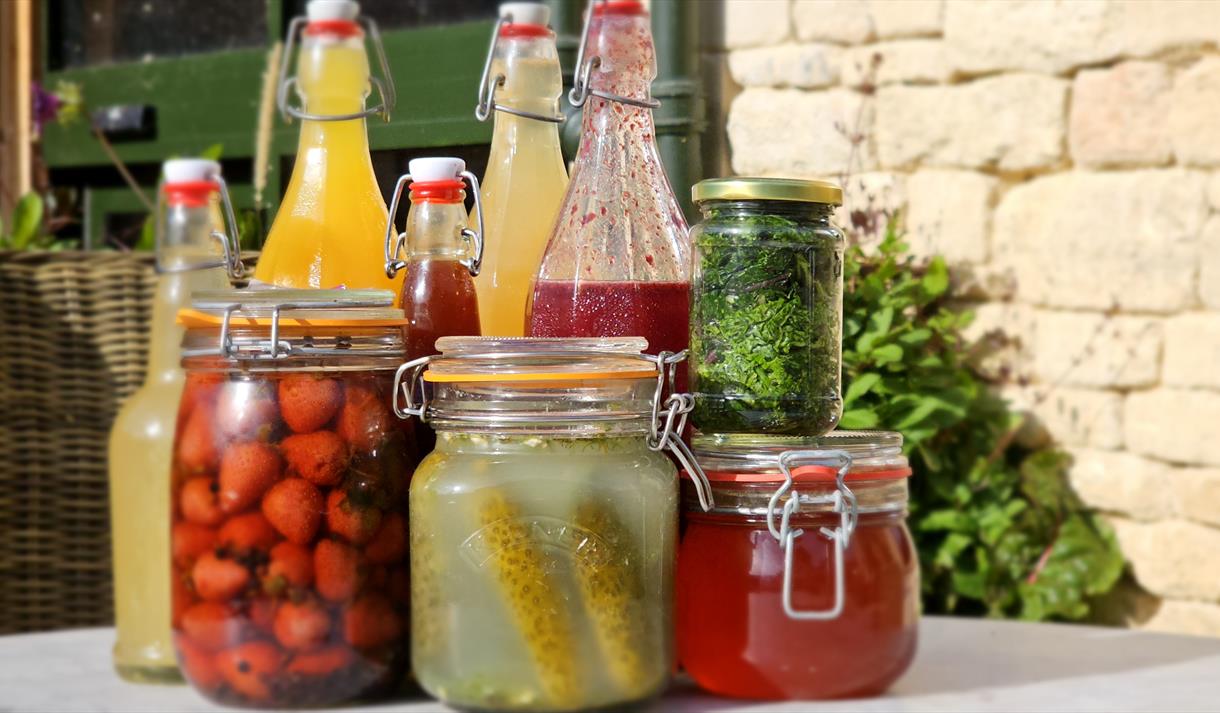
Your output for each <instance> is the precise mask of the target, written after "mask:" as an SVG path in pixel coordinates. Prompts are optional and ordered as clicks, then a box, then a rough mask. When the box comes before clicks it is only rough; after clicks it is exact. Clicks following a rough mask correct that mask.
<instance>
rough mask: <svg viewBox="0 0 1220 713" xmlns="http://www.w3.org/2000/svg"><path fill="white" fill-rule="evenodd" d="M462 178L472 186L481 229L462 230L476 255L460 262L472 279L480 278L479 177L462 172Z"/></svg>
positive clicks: (481, 266)
mask: <svg viewBox="0 0 1220 713" xmlns="http://www.w3.org/2000/svg"><path fill="white" fill-rule="evenodd" d="M461 176H462V178H464V179H466V182H467V183H469V184H470V190H471V192H472V193H473V195H474V215H475V223H476V224H477V225H478V226H479V227H478V230H471V229H470V228H469V227H466V228H462V238H463V239H464V240H466V241H467V242H469V243H470V244H471V245H473V246H474V248H473V250H472V251H471V252H473V253H474V254H473V256H472V257H468V258H465V259H464V260H461V261H460V262H461V263H462V264H463V265H465V266H466V269H467V270H469V271H470V276H471V277H478V276H479V272H480V271H481V270H482V269H483V199H482V198H481V197H479V179H478V177H476V176H475V175H474V174H473V173H471V172H470V171H462V174H461Z"/></svg>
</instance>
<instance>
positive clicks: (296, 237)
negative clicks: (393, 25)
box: [254, 0, 402, 295]
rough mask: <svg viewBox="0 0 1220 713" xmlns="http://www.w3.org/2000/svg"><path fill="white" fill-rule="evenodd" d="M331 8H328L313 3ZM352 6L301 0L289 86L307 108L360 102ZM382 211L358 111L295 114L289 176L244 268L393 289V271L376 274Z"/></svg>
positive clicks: (354, 107) (359, 105) (259, 276)
mask: <svg viewBox="0 0 1220 713" xmlns="http://www.w3.org/2000/svg"><path fill="white" fill-rule="evenodd" d="M336 8H337V9H338V10H339V12H338V13H337V14H335V13H327V14H323V13H321V12H319V10H327V11H333V10H335V9H336ZM358 9H359V8H358V6H357V5H356V3H354V2H339V3H336V2H318V1H317V0H315V1H314V2H311V3H309V6H308V12H309V22H308V24H306V26H305V29H304V31H303V33H302V37H301V51H300V54H299V56H298V60H297V82H298V87H299V90H300V91H299V93H300V95H301V100H302V102H303V104H304V107H303V108H304V111H305V112H307V113H309V114H314V115H325V116H338V115H345V114H354V113H357V112H361V111H363V110H364V102H365V98H366V97H367V96H368V94H369V88H370V84H369V62H368V56H367V54H366V52H365V47H364V39H363V37H364V36H363V32H362V30H361V29H360V27H359V25H357V24H356V23H355V22H354V21H353V20H354V18H355V13H356V12H358ZM344 10H347V11H348V12H346V13H345V12H343V11H344ZM345 15H350V17H345ZM386 215H387V211H386V205H385V201H384V200H383V199H382V197H381V191H380V189H379V188H378V187H377V177H376V176H375V175H374V173H373V162H372V160H371V158H370V157H369V143H368V131H367V129H366V127H365V120H364V118H358V119H347V120H342V121H333V120H331V121H311V120H302V122H301V137H300V143H299V146H298V149H297V157H296V164H295V165H294V166H293V169H292V178H291V179H290V180H289V183H288V190H287V192H286V193H285V194H284V200H283V202H281V203H280V208H279V211H278V212H277V213H276V216H275V220H274V222H273V223H272V224H271V231H270V233H269V234H268V236H267V242H266V244H265V245H264V246H263V250H262V253H261V255H260V256H259V260H258V267H257V268H256V270H255V273H254V277H255V279H256V280H258V281H260V282H264V283H270V284H274V285H279V286H281V287H303V288H331V287H340V286H343V287H348V288H353V289H355V288H376V289H385V290H393V292H394V294H396V295H397V294H399V293H400V292H401V288H402V274H401V273H399V275H398V276H397V277H396V278H395V279H390V278H388V277H386V274H385V256H384V236H385V226H386Z"/></svg>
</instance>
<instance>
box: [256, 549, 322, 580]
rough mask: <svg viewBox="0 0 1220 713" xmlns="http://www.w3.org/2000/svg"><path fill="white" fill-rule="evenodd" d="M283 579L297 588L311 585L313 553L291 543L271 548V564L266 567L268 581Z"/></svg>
mask: <svg viewBox="0 0 1220 713" xmlns="http://www.w3.org/2000/svg"><path fill="white" fill-rule="evenodd" d="M276 577H283V578H284V581H285V582H286V583H288V584H292V585H294V586H297V587H308V586H309V585H310V584H311V583H313V553H312V552H310V551H309V549H308V548H306V547H302V546H300V545H298V544H294V543H292V542H281V543H279V544H278V545H276V546H275V547H272V548H271V564H270V565H268V567H267V578H268V581H274V580H275V578H276Z"/></svg>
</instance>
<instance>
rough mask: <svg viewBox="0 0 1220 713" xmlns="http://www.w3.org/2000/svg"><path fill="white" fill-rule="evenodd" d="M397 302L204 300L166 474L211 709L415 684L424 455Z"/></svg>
mask: <svg viewBox="0 0 1220 713" xmlns="http://www.w3.org/2000/svg"><path fill="white" fill-rule="evenodd" d="M393 298H394V295H393V293H391V292H388V291H356V290H268V291H256V292H248V291H227V292H213V293H197V294H196V295H195V298H194V301H193V306H194V309H189V310H183V311H182V312H181V313H180V316H179V321H180V322H182V323H183V324H184V325H185V327H186V330H187V331H186V335H185V337H184V339H183V360H182V365H183V367H184V368H185V369H186V373H187V376H186V386H185V389H184V392H183V396H182V402H181V406H180V409H179V413H178V428H177V436H176V439H175V444H174V459H173V465H172V472H173V478H172V491H171V492H172V500H171V507H172V512H173V515H172V518H171V519H172V522H173V529H172V536H171V540H172V559H173V580H172V585H173V631H174V645H175V648H176V649H177V653H178V660H179V663H180V664H181V667H182V670H183V673H184V674H185V676H186V678H187V680H189V681H190V682H191V684H192V685H193V686H194V687H195V688H196V689H197V690H198V691H199V692H200V693H202V694H203V695H204V696H206V697H208V698H210V699H212V700H215V701H218V702H222V703H227V704H236V705H245V706H260V707H277V708H282V707H307V706H320V705H332V704H337V703H343V702H347V701H351V700H353V699H356V698H364V697H368V696H374V695H377V694H380V693H383V692H387V691H389V690H392V689H393V688H394V687H396V686H397V685H398V684H399V683H400V682H401V681H402V680H403V679H404V676H405V673H406V670H407V664H408V660H407V655H408V650H407V642H408V640H409V636H408V630H407V615H408V604H407V597H408V596H409V593H408V584H407V531H406V529H407V528H406V494H407V485H408V483H409V480H410V476H411V470H412V465H413V462H414V456H413V453H412V452H411V443H412V441H411V434H410V429H409V424H406V426H407V427H406V428H404V424H403V423H402V422H400V421H399V420H398V419H395V418H394V417H393V414H392V413H391V411H390V401H391V399H390V389H391V388H392V384H393V379H394V369H395V368H396V367H397V366H398V364H399V363H401V360H402V355H403V337H402V334H403V332H402V330H403V326H404V322H405V320H403V319H402V311H401V310H395V309H390V305H391V304H392V301H393Z"/></svg>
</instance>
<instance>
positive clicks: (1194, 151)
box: [1169, 24, 1220, 166]
mask: <svg viewBox="0 0 1220 713" xmlns="http://www.w3.org/2000/svg"><path fill="white" fill-rule="evenodd" d="M1217 26H1220V24H1218V25H1217ZM1216 107H1220V57H1214V56H1213V57H1205V58H1204V59H1201V60H1199V61H1198V62H1196V63H1195V64H1194V65H1192V66H1191V67H1190V68H1189V69H1187V70H1186V71H1184V72H1182V73H1181V74H1179V75H1178V77H1177V79H1176V80H1175V81H1174V85H1173V97H1172V101H1171V106H1170V110H1169V131H1170V135H1171V136H1172V138H1173V152H1174V155H1175V156H1177V157H1178V162H1179V163H1182V164H1187V165H1191V166H1220V121H1216Z"/></svg>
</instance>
